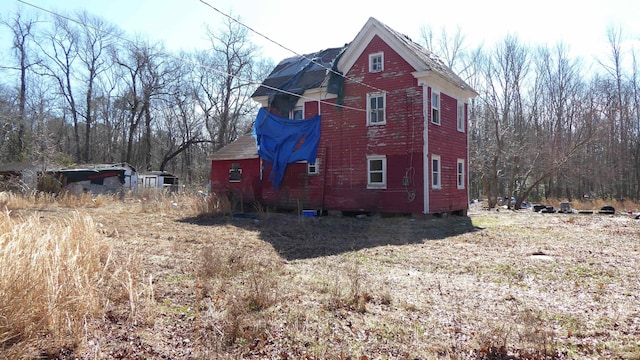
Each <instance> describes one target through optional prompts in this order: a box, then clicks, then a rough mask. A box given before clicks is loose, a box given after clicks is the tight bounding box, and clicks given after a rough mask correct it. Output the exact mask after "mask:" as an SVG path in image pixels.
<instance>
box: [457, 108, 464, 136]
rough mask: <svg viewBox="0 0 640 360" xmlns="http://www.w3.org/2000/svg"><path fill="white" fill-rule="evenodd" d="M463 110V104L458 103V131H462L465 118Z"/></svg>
mask: <svg viewBox="0 0 640 360" xmlns="http://www.w3.org/2000/svg"><path fill="white" fill-rule="evenodd" d="M465 117H466V116H465V111H464V104H460V103H458V121H457V124H458V131H460V132H464V122H465V121H464V119H465Z"/></svg>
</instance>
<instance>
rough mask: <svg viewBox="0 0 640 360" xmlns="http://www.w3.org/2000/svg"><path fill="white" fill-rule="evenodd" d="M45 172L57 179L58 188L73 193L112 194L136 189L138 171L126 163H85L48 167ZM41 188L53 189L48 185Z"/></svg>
mask: <svg viewBox="0 0 640 360" xmlns="http://www.w3.org/2000/svg"><path fill="white" fill-rule="evenodd" d="M45 173H46V175H48V176H49V177H50V178H52V179H55V180H56V181H57V183H58V186H59V189H58V190H66V191H68V192H71V193H75V194H80V193H83V192H89V193H92V194H114V193H118V192H122V191H133V192H135V191H137V190H138V186H137V185H138V173H137V171H136V169H135V168H134V167H133V166H131V165H129V164H127V163H117V164H87V165H81V166H76V167H72V168H59V169H48V170H46V172H45ZM42 190H45V191H52V190H54V191H55V189H53V188H50V187H47V188H43V189H42Z"/></svg>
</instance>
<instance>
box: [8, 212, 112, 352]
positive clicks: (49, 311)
mask: <svg viewBox="0 0 640 360" xmlns="http://www.w3.org/2000/svg"><path fill="white" fill-rule="evenodd" d="M110 254H111V248H110V247H109V246H107V245H106V244H105V243H104V242H102V241H101V240H100V239H99V238H98V237H97V233H96V231H95V226H94V223H93V221H92V220H91V218H90V217H88V216H82V215H80V214H78V213H74V214H73V215H72V216H69V217H67V218H62V219H58V220H52V221H47V223H44V222H43V221H42V220H41V219H40V218H39V217H37V216H30V217H28V218H25V219H22V218H12V217H11V216H10V212H9V211H7V210H5V211H3V212H2V213H1V214H0V352H1V353H3V354H5V355H6V356H7V357H8V358H22V357H29V358H30V357H38V356H44V357H51V356H53V357H56V356H57V355H56V354H58V353H59V352H60V351H73V349H75V348H76V347H78V346H79V344H81V340H82V338H83V336H84V335H85V326H86V324H87V322H88V321H89V320H90V319H91V318H92V317H94V316H96V315H98V314H99V313H100V309H101V308H102V303H101V296H100V293H99V291H98V290H99V287H100V285H101V283H103V281H105V278H106V277H107V271H106V269H107V266H108V262H109V258H110ZM34 349H39V350H37V351H38V352H39V353H34V351H36V350H34ZM43 349H45V350H43ZM64 349H66V350H64ZM49 351H50V353H48V352H49ZM43 352H44V353H43Z"/></svg>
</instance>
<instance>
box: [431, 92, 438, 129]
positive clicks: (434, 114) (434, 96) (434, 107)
mask: <svg viewBox="0 0 640 360" xmlns="http://www.w3.org/2000/svg"><path fill="white" fill-rule="evenodd" d="M431 122H432V123H434V124H437V125H440V93H438V92H435V91H433V90H431Z"/></svg>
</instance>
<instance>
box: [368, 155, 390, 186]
mask: <svg viewBox="0 0 640 360" xmlns="http://www.w3.org/2000/svg"><path fill="white" fill-rule="evenodd" d="M372 161H382V169H381V170H371V162H372ZM373 173H381V174H382V181H380V182H372V181H371V175H372V174H373ZM386 188H387V156H386V155H367V189H386Z"/></svg>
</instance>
